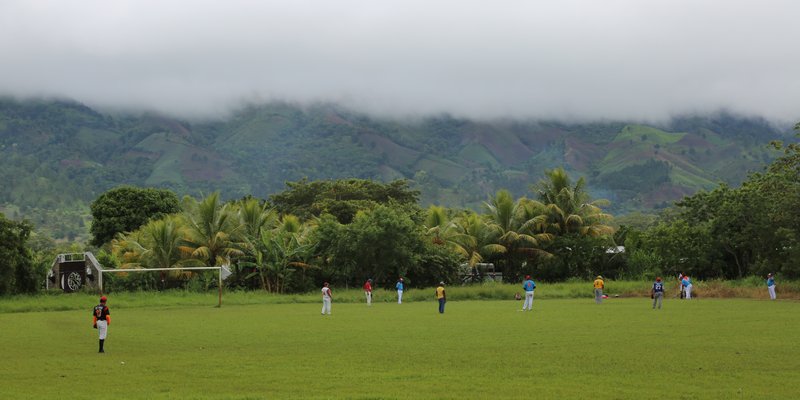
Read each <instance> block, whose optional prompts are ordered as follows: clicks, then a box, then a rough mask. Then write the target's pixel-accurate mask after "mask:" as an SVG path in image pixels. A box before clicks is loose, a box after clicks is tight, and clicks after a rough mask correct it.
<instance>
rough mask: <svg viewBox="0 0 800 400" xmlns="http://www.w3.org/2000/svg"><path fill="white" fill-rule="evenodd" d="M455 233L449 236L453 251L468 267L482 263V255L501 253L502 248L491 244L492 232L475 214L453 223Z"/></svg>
mask: <svg viewBox="0 0 800 400" xmlns="http://www.w3.org/2000/svg"><path fill="white" fill-rule="evenodd" d="M454 225H455V229H454V231H455V233H454V234H452V235H451V236H450V240H451V242H452V243H453V244H454V245H455V246H454V249H455V250H456V252H457V253H458V254H460V255H461V256H462V257H463V258H464V259H465V260H466V262H467V264H468V265H469V266H470V267H474V266H475V264H477V263H479V262H482V261H483V259H484V257H483V255H488V254H493V253H502V251H503V248H501V247H500V246H499V245H497V244H493V243H492V233H493V230H492V229H491V228H490V226H489V225H487V223H486V221H485V220H484V219H483V218H481V216H480V215H478V214H477V213H475V212H469V213H467V214H465V215H462V216H460V217H459V218H457V219H456V220H455V221H454Z"/></svg>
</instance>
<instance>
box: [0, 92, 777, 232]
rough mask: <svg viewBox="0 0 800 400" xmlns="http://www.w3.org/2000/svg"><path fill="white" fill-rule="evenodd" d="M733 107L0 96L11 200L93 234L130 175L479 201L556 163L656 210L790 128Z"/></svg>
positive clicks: (34, 214) (263, 191) (238, 188)
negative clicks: (640, 120) (138, 101)
mask: <svg viewBox="0 0 800 400" xmlns="http://www.w3.org/2000/svg"><path fill="white" fill-rule="evenodd" d="M787 134H788V130H787V131H786V132H782V131H779V130H776V129H775V128H774V127H772V126H771V125H770V124H768V123H766V122H765V121H763V120H759V119H745V118H739V117H735V116H733V115H730V114H725V113H721V114H717V115H713V116H703V117H690V118H676V119H674V120H673V121H672V122H671V123H670V124H669V125H668V126H660V127H655V126H646V125H641V124H634V123H626V122H602V123H584V124H565V123H558V122H552V121H512V120H495V121H475V120H467V119H460V118H453V117H450V116H436V117H429V118H424V119H416V120H397V119H396V120H390V119H382V118H376V117H370V116H367V115H364V114H359V113H355V112H352V111H349V110H345V109H342V108H339V107H337V106H334V105H317V106H312V107H304V108H301V107H298V106H294V105H290V104H282V103H276V104H268V105H263V106H258V107H250V108H246V109H243V110H241V111H240V112H238V113H236V114H235V115H233V116H231V117H229V118H227V119H225V120H218V121H213V122H188V121H181V120H178V119H174V118H169V117H164V116H157V115H137V116H131V115H117V114H114V115H112V114H103V113H99V112H97V111H95V110H92V109H90V108H88V107H86V106H84V105H81V104H79V103H75V102H65V101H26V102H20V101H15V100H10V99H3V100H0V182H2V183H3V188H2V191H0V211H3V212H4V213H5V214H6V215H7V216H8V217H11V218H22V217H25V218H29V219H31V220H32V221H33V222H34V224H35V225H36V226H39V227H46V228H48V229H49V230H50V232H51V234H53V235H54V236H55V237H63V236H74V235H76V234H77V235H83V234H85V232H86V231H87V228H86V225H87V224H88V223H89V222H88V220H87V214H88V208H87V206H88V204H89V203H90V202H91V201H92V200H94V199H95V198H96V197H97V196H98V195H99V194H100V193H102V192H104V191H106V190H108V189H110V188H112V187H115V186H118V185H121V184H132V185H137V186H152V187H162V188H169V189H172V190H174V191H176V192H177V193H178V194H179V195H183V194H192V195H198V194H201V193H206V194H207V193H210V192H213V191H217V190H219V191H220V192H221V193H222V195H223V196H224V197H225V198H228V199H231V198H238V197H242V196H244V195H247V194H252V195H254V196H257V197H261V198H265V197H267V196H268V195H269V194H272V193H276V192H279V191H281V190H283V189H284V182H285V181H293V180H299V179H301V178H303V177H308V178H309V179H311V180H316V179H333V178H347V177H357V178H368V179H376V180H381V181H388V180H393V179H399V178H406V179H410V180H412V181H413V185H414V187H416V188H417V189H420V190H421V191H422V199H423V204H422V205H423V206H426V205H427V204H430V203H437V204H442V205H447V206H453V207H455V206H464V207H477V206H479V205H480V203H481V202H482V201H484V200H485V199H486V198H487V196H488V195H489V194H492V193H494V192H495V191H496V190H498V189H499V188H506V189H509V190H511V191H512V192H514V193H515V194H516V195H518V196H520V195H525V194H528V195H530V193H529V192H528V187H529V185H530V184H531V183H534V182H536V181H538V180H539V179H540V178H541V177H542V175H543V172H544V170H545V169H552V168H555V167H559V166H563V167H565V168H566V169H567V171H569V172H570V174H571V175H572V176H574V177H578V176H585V177H586V178H587V180H588V182H589V186H590V191H591V193H592V194H593V195H594V196H595V197H598V198H599V197H602V198H607V199H609V200H611V201H612V208H611V211H612V212H613V213H620V212H625V211H629V210H651V209H653V208H657V207H661V206H663V205H666V204H668V203H669V202H671V201H673V200H676V199H679V198H681V197H682V196H683V195H685V194H690V193H694V192H695V191H697V190H698V189H700V188H709V187H712V186H713V185H715V184H716V183H719V182H727V183H729V184H732V185H736V184H738V183H740V182H741V181H742V180H743V179H744V177H745V176H746V174H747V173H748V172H749V171H753V170H759V169H760V168H761V167H762V166H763V165H765V164H766V163H768V162H769V161H770V160H771V158H772V156H773V155H772V154H771V153H770V152H769V151H768V150H767V148H766V144H767V143H768V142H769V141H770V140H772V139H785V138H786V137H787Z"/></svg>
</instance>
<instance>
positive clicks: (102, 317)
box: [92, 296, 111, 353]
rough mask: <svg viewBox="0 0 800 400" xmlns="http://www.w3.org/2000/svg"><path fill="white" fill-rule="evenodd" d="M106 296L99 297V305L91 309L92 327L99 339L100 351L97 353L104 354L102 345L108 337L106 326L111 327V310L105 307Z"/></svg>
mask: <svg viewBox="0 0 800 400" xmlns="http://www.w3.org/2000/svg"><path fill="white" fill-rule="evenodd" d="M106 300H108V299H107V298H106V296H103V297H100V304H98V305H96V306H94V309H92V327H94V329H97V336H98V337H99V338H100V351H98V353H105V350H103V344H105V341H106V336H107V335H108V326H109V325H111V310H109V309H108V306H107V305H106Z"/></svg>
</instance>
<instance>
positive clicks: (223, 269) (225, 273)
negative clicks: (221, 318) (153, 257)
mask: <svg viewBox="0 0 800 400" xmlns="http://www.w3.org/2000/svg"><path fill="white" fill-rule="evenodd" d="M192 270H194V271H202V270H217V271H219V275H218V285H217V286H218V287H219V304H218V307H222V281H224V280H225V279H226V278H227V277H229V276H230V275H231V270H230V269H229V268H228V266H227V265H222V266H219V267H185V268H118V269H100V271H99V272H100V274H99V276H98V282H97V284H98V286H99V288H100V294H102V293H103V274H106V273H116V272H120V273H121V272H125V273H129V272H131V273H133V272H154V271H192Z"/></svg>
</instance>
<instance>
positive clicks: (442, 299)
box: [436, 282, 447, 314]
mask: <svg viewBox="0 0 800 400" xmlns="http://www.w3.org/2000/svg"><path fill="white" fill-rule="evenodd" d="M436 299H437V300H439V314H444V303H447V296H446V295H445V293H444V282H439V287H437V288H436Z"/></svg>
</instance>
